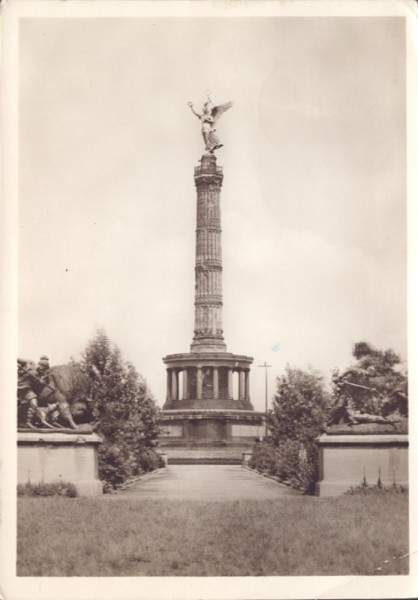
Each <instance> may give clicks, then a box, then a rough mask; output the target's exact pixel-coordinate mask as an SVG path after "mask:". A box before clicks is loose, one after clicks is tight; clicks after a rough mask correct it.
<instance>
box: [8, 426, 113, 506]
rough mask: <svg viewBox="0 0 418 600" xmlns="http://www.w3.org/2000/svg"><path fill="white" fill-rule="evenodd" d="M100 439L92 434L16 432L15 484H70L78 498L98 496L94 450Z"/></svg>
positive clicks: (100, 490) (100, 489) (100, 485)
mask: <svg viewBox="0 0 418 600" xmlns="http://www.w3.org/2000/svg"><path fill="white" fill-rule="evenodd" d="M100 443H101V439H100V437H99V436H98V435H96V434H94V433H88V434H86V433H77V432H74V431H71V433H70V432H68V433H67V432H54V431H51V432H49V431H39V432H37V431H34V432H19V433H18V438H17V444H18V457H17V463H18V483H23V484H24V483H28V482H30V483H39V482H44V483H52V482H54V481H57V480H60V479H61V480H62V481H67V482H71V483H73V484H74V485H75V486H76V488H77V493H78V495H79V496H98V495H100V494H101V493H102V484H101V482H100V481H99V478H98V460H97V448H98V445H99V444H100Z"/></svg>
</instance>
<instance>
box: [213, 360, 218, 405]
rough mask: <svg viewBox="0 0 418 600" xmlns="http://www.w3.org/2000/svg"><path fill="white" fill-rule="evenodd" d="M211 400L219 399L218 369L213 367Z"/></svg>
mask: <svg viewBox="0 0 418 600" xmlns="http://www.w3.org/2000/svg"><path fill="white" fill-rule="evenodd" d="M213 398H214V399H215V400H217V399H218V398H219V373H218V367H213Z"/></svg>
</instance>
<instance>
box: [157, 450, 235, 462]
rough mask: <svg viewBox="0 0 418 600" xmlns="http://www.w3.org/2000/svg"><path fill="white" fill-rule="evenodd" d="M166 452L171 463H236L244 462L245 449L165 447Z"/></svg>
mask: <svg viewBox="0 0 418 600" xmlns="http://www.w3.org/2000/svg"><path fill="white" fill-rule="evenodd" d="M164 453H165V454H166V456H167V460H168V464H170V465H192V464H200V465H236V464H241V462H242V453H243V449H241V448H239V449H237V448H234V449H232V448H230V449H224V450H212V449H208V448H205V449H201V450H195V449H180V448H179V449H177V448H172V449H166V448H164Z"/></svg>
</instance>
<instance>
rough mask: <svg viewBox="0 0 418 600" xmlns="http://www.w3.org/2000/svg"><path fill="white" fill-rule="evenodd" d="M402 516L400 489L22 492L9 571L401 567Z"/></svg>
mask: <svg viewBox="0 0 418 600" xmlns="http://www.w3.org/2000/svg"><path fill="white" fill-rule="evenodd" d="M407 513H408V498H407V496H406V495H378V496H342V497H338V498H323V499H321V498H312V497H294V498H292V499H289V498H280V499H278V500H265V501H236V502H219V503H218V502H210V503H208V502H192V501H188V502H183V503H177V502H173V501H168V500H160V501H151V500H140V501H139V500H138V499H136V498H121V497H116V496H115V497H104V498H97V499H96V498H94V499H93V498H92V499H90V498H75V499H70V498H20V499H19V500H18V557H17V574H18V575H19V576H25V575H27V576H71V575H80V576H118V575H120V576H140V575H159V576H162V575H183V576H185V575H191V576H204V575H210V576H217V575H222V576H233V575H241V576H242V575H346V574H367V575H373V574H376V575H383V574H392V575H393V574H406V573H407V572H408V558H401V557H403V556H404V555H405V554H407V552H408V514H407ZM388 559H389V562H388V563H385V561H386V560H388ZM380 566H382V568H381V569H380V570H377V569H378V568H379V567H380Z"/></svg>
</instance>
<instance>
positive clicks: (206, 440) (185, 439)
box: [160, 409, 264, 464]
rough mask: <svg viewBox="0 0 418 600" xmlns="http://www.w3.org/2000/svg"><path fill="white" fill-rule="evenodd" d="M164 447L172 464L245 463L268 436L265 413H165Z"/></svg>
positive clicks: (162, 421)
mask: <svg viewBox="0 0 418 600" xmlns="http://www.w3.org/2000/svg"><path fill="white" fill-rule="evenodd" d="M161 425H162V427H163V434H162V435H161V436H160V447H161V449H162V450H163V451H164V452H165V453H166V454H167V457H168V462H169V463H171V464H173V463H174V462H182V463H201V464H208V463H213V464H215V463H217V464H220V463H224V464H226V463H231V462H234V463H236V464H239V463H241V462H242V453H243V452H246V451H251V450H252V448H253V446H254V442H255V440H256V439H257V438H259V437H261V436H263V435H264V413H256V412H254V411H245V410H216V409H213V410H198V409H194V410H193V409H190V410H181V411H180V410H163V411H162V415H161Z"/></svg>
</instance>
